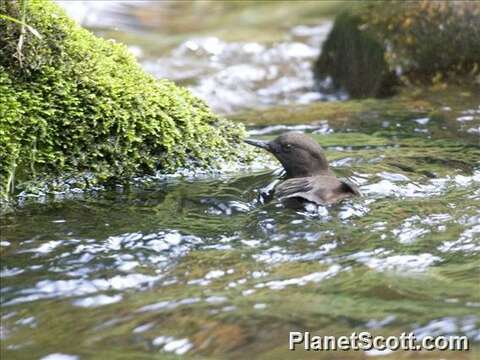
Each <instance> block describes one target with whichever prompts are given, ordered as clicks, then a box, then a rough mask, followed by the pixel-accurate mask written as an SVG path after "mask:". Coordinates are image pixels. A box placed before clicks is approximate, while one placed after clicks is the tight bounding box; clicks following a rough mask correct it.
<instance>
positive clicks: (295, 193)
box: [275, 176, 360, 205]
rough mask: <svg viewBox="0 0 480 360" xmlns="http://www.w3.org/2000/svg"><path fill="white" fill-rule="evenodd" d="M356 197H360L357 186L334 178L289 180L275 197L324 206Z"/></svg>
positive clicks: (279, 187)
mask: <svg viewBox="0 0 480 360" xmlns="http://www.w3.org/2000/svg"><path fill="white" fill-rule="evenodd" d="M354 195H360V192H359V191H358V189H357V187H356V186H355V185H352V184H349V183H347V182H345V181H340V180H338V179H337V178H336V177H334V176H316V177H305V178H293V179H288V180H285V181H284V182H282V183H281V184H279V185H278V186H277V187H276V188H275V196H276V197H277V198H278V199H279V200H284V199H288V198H297V197H298V198H302V199H305V200H307V201H310V202H313V203H316V204H322V205H323V204H330V203H334V202H336V201H338V200H341V199H343V198H346V197H350V196H354Z"/></svg>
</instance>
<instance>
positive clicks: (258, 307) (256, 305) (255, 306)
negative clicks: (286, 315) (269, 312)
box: [253, 303, 267, 310]
mask: <svg viewBox="0 0 480 360" xmlns="http://www.w3.org/2000/svg"><path fill="white" fill-rule="evenodd" d="M253 308H254V309H255V310H263V309H266V308H267V304H263V303H259V304H255V305H253Z"/></svg>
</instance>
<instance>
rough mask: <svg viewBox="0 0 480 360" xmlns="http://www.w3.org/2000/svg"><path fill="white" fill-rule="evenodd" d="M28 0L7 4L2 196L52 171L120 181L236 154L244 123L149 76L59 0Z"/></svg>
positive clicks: (2, 27) (1, 85) (0, 46)
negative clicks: (84, 26)
mask: <svg viewBox="0 0 480 360" xmlns="http://www.w3.org/2000/svg"><path fill="white" fill-rule="evenodd" d="M20 4H21V2H8V1H7V2H1V4H0V14H6V15H7V16H5V15H4V16H3V17H2V18H0V34H1V36H0V118H1V122H2V123H1V127H0V162H1V164H2V168H1V170H0V193H1V195H2V198H4V199H5V198H8V196H9V194H11V193H12V192H13V191H15V190H19V189H22V188H23V187H24V185H25V184H32V183H35V182H36V181H37V180H44V179H45V178H50V177H51V178H57V177H62V176H65V175H67V176H82V174H88V177H89V179H90V180H89V181H90V182H97V183H98V182H106V181H115V182H122V181H123V180H124V179H127V178H131V177H132V176H142V175H148V174H152V173H154V172H155V171H157V170H161V171H165V172H173V171H175V170H176V169H178V168H179V167H208V166H213V167H214V166H215V165H216V163H217V162H218V161H219V160H228V159H237V158H238V147H239V146H240V145H239V144H240V139H241V138H242V137H243V133H244V129H243V126H242V125H239V124H233V123H231V122H228V121H226V120H224V119H221V118H218V117H217V116H216V115H215V114H213V113H212V112H211V110H210V109H209V108H208V106H207V105H206V104H205V103H204V102H202V101H201V100H199V99H198V98H196V97H194V96H193V95H192V94H191V93H190V92H189V91H188V90H186V89H184V88H180V87H177V86H176V85H174V84H173V83H172V82H170V81H167V80H156V79H154V78H153V77H152V76H150V75H148V74H146V73H145V72H144V71H143V70H142V69H141V67H140V66H139V65H138V64H137V62H136V61H135V58H134V57H133V55H131V54H130V53H129V52H128V50H127V48H126V47H125V46H123V45H121V44H116V43H114V42H113V41H108V40H104V39H100V38H98V37H96V36H94V35H93V34H91V33H90V32H88V31H87V30H85V29H82V28H80V27H79V26H77V25H76V24H75V23H74V22H73V21H72V20H71V19H69V18H68V17H67V16H66V15H65V14H64V12H63V11H62V10H61V9H60V8H59V7H58V6H57V5H56V4H54V3H53V2H51V1H28V2H25V4H27V6H26V8H25V9H21V8H20ZM16 19H21V21H20V22H19V21H18V20H16ZM22 22H23V23H24V24H27V25H28V26H24V25H22Z"/></svg>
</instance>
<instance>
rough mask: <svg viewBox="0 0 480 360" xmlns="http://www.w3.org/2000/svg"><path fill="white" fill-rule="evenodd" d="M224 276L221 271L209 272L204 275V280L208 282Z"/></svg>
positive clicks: (223, 272)
mask: <svg viewBox="0 0 480 360" xmlns="http://www.w3.org/2000/svg"><path fill="white" fill-rule="evenodd" d="M224 275H225V271H223V270H210V271H209V272H208V273H207V274H206V275H205V279H207V280H210V279H218V278H220V277H222V276H224Z"/></svg>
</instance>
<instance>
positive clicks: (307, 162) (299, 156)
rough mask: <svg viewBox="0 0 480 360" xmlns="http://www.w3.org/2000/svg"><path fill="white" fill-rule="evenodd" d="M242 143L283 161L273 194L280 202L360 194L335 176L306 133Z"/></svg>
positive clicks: (334, 200)
mask: <svg viewBox="0 0 480 360" xmlns="http://www.w3.org/2000/svg"><path fill="white" fill-rule="evenodd" d="M244 142H245V143H247V144H249V145H253V146H256V147H258V148H261V149H264V150H267V151H268V152H270V153H271V154H273V155H274V156H275V157H276V158H277V160H278V161H279V162H280V163H281V164H282V166H283V168H284V169H285V173H286V179H285V180H284V181H282V182H281V183H280V184H278V185H277V186H276V187H275V189H274V197H275V198H277V199H278V200H280V201H286V200H295V201H300V203H304V202H307V203H314V204H316V205H330V204H335V203H337V202H340V201H341V200H343V199H346V198H350V197H354V196H360V192H359V190H358V188H357V187H356V186H355V185H353V184H351V183H348V182H346V181H343V180H340V179H338V178H337V177H336V176H335V174H334V173H333V171H332V170H331V169H330V167H329V166H328V161H327V158H326V156H325V153H324V151H323V149H322V147H321V146H320V144H319V143H318V142H316V141H315V140H314V139H313V138H312V137H310V136H308V135H307V134H304V133H298V132H289V133H286V134H282V135H280V136H278V137H277V138H275V139H274V140H272V141H262V140H254V139H245V140H244Z"/></svg>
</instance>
